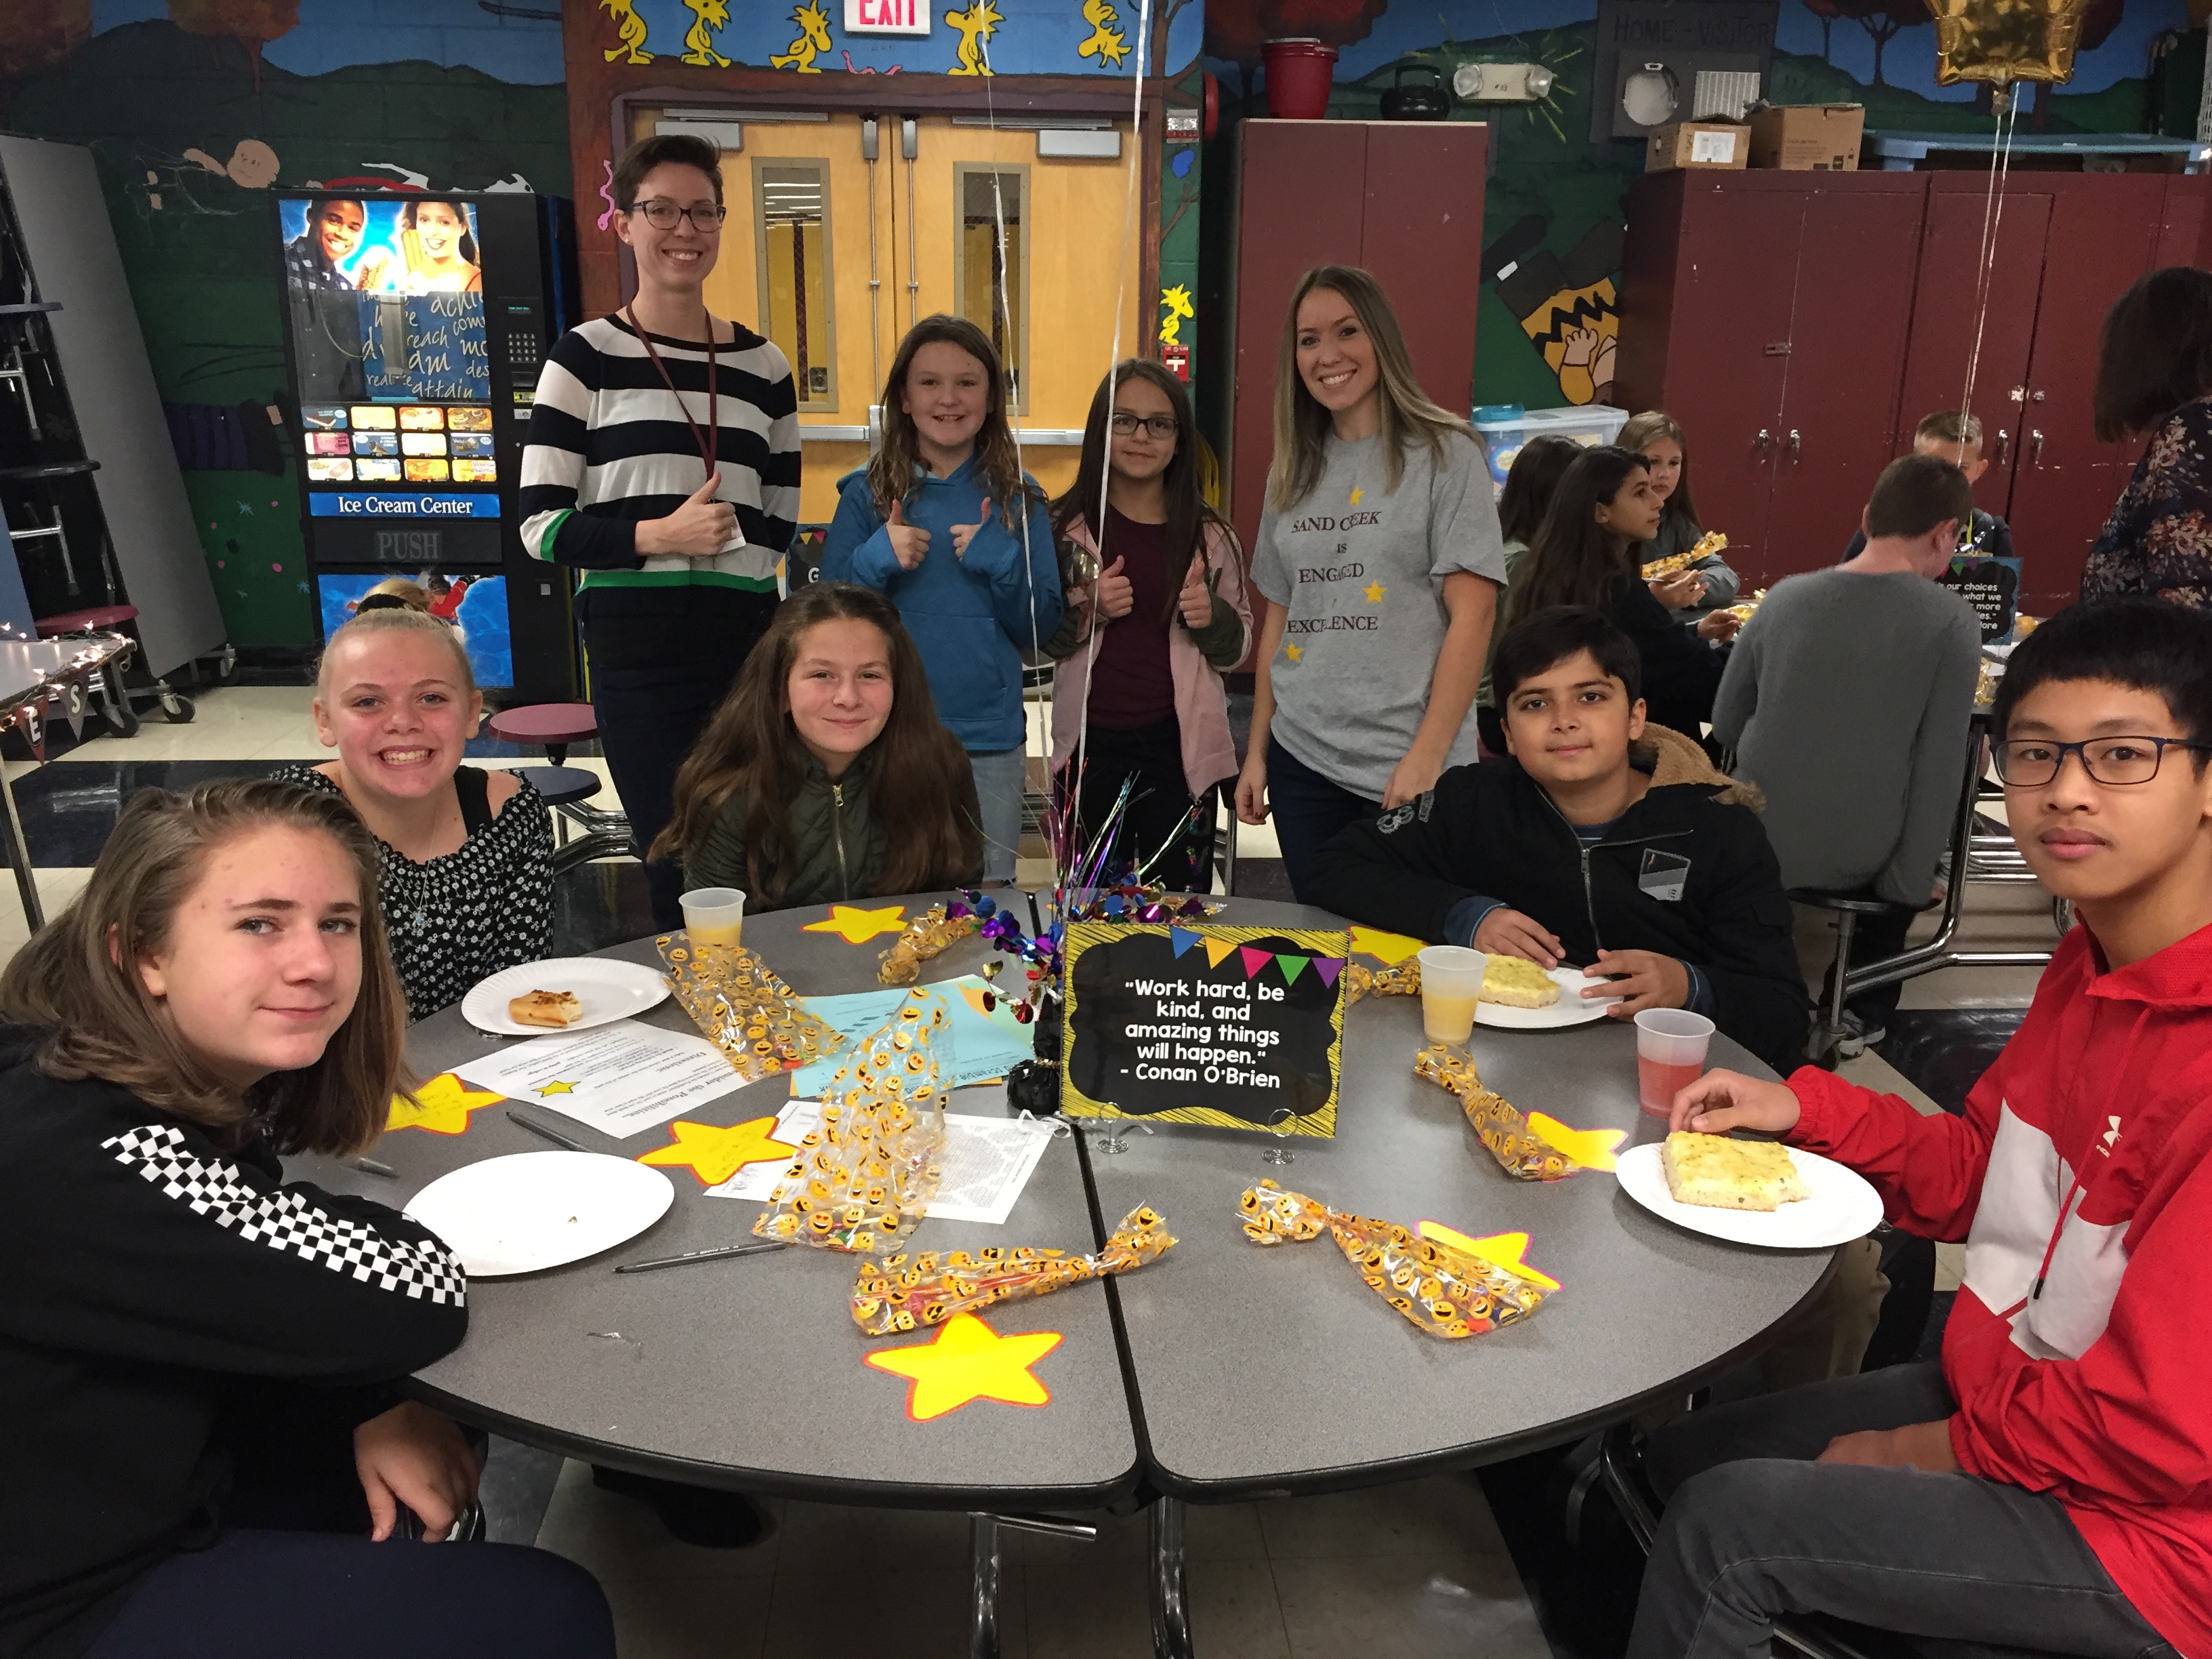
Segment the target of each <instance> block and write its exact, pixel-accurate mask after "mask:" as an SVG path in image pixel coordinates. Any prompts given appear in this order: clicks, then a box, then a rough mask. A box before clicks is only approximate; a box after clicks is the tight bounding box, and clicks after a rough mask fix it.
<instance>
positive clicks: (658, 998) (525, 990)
mask: <svg viewBox="0 0 2212 1659" xmlns="http://www.w3.org/2000/svg"><path fill="white" fill-rule="evenodd" d="M532 991H567V992H568V993H569V994H572V995H573V996H574V997H575V999H576V1000H577V1001H579V1002H580V1003H582V1004H583V1005H584V1017H583V1018H581V1019H580V1020H578V1021H577V1022H576V1023H575V1024H574V1025H562V1026H552V1025H525V1024H522V1022H521V1021H520V1020H515V1019H510V1018H507V1004H508V1003H510V1002H512V1001H513V1000H515V998H517V997H520V996H527V995H528V994H530V993H531V992H532ZM666 1000H668V981H667V980H666V979H665V978H664V977H663V976H662V975H661V972H660V969H658V968H648V967H647V966H646V965H645V964H644V963H641V962H617V961H616V960H615V959H614V958H613V957H552V958H550V960H548V961H545V962H526V963H523V964H522V965H521V966H520V968H502V969H501V970H500V971H499V972H498V973H495V974H494V975H492V976H491V977H490V978H489V979H487V980H485V981H483V982H482V983H481V984H479V985H478V986H477V987H476V989H474V990H473V991H471V992H470V993H469V994H468V995H466V996H465V997H463V998H462V999H461V1014H462V1017H463V1018H465V1019H466V1020H467V1021H468V1022H469V1024H471V1025H473V1026H475V1027H477V1029H478V1030H484V1031H496V1032H498V1033H499V1034H500V1035H501V1036H547V1035H548V1034H557V1033H558V1032H560V1031H581V1030H586V1029H587V1028H589V1027H591V1026H593V1025H606V1024H611V1023H612V1022H613V1021H615V1020H618V1019H628V1018H629V1017H630V1016H631V1015H633V1014H641V1013H643V1012H645V1011H646V1010H647V1009H648V1008H651V1007H654V1006H657V1005H659V1004H660V1003H662V1002H665V1001H666Z"/></svg>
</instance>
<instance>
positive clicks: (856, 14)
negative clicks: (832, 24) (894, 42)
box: [845, 0, 929, 34]
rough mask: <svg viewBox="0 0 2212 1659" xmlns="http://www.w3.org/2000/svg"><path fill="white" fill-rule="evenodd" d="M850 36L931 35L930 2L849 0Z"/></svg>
mask: <svg viewBox="0 0 2212 1659" xmlns="http://www.w3.org/2000/svg"><path fill="white" fill-rule="evenodd" d="M845 33H848V34H927V33H929V0H845Z"/></svg>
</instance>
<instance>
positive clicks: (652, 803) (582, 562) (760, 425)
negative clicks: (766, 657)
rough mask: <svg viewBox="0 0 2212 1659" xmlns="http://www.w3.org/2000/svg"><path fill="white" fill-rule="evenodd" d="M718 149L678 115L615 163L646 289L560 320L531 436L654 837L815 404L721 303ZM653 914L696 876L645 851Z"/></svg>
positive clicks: (759, 578) (717, 682)
mask: <svg viewBox="0 0 2212 1659" xmlns="http://www.w3.org/2000/svg"><path fill="white" fill-rule="evenodd" d="M614 196H615V199H616V200H617V202H618V203H620V204H622V206H621V210H620V211H619V212H617V215H616V216H615V219H614V225H615V234H617V236H619V237H620V238H621V239H622V240H623V242H624V243H625V244H626V245H627V246H629V249H630V252H632V253H633V254H634V255H635V259H636V267H637V292H636V295H635V297H634V298H633V299H632V300H631V301H630V302H629V304H628V305H626V306H624V307H623V309H622V310H621V311H620V312H618V313H616V314H615V315H613V316H611V317H601V318H598V319H594V320H592V321H591V322H587V323H586V324H584V325H582V326H580V327H578V328H574V329H571V330H569V331H568V333H566V334H564V335H562V337H561V338H560V340H559V341H558V342H557V343H556V344H555V345H554V347H553V349H552V351H551V352H550V354H549V355H548V356H547V358H546V361H545V368H544V372H543V373H542V374H540V375H539V376H538V395H537V400H536V403H535V404H534V405H533V407H532V412H531V419H530V444H529V447H527V448H526V449H525V450H524V451H523V458H522V495H521V506H522V512H523V515H524V516H523V524H522V542H523V545H524V546H525V547H526V548H527V549H528V550H530V552H531V553H532V555H533V556H535V557H538V558H540V559H544V560H546V561H548V562H551V563H556V564H565V565H570V566H573V567H575V568H579V569H580V570H581V571H582V572H583V573H584V574H583V577H582V580H581V583H580V587H579V591H578V592H577V595H576V609H577V612H578V614H579V616H580V617H581V618H582V620H583V624H584V643H585V646H586V649H587V650H588V651H589V652H590V653H591V665H592V708H593V709H594V710H595V711H596V712H597V714H598V717H599V740H600V742H601V743H602V744H604V745H605V750H606V757H607V769H608V770H609V771H610V772H611V773H612V775H613V777H614V785H615V788H616V790H617V792H618V793H620V794H621V796H622V803H623V810H624V811H626V812H627V813H628V814H629V821H630V830H631V834H632V836H633V837H634V838H635V842H636V843H637V845H638V846H639V847H640V848H647V847H650V846H651V845H652V844H653V840H654V838H655V837H656V836H659V834H660V832H661V830H662V829H664V828H665V826H666V824H667V823H668V820H669V816H670V812H671V804H670V801H671V789H672V788H673V786H674V782H675V778H676V769H677V767H678V764H679V763H681V762H682V761H683V759H684V755H685V753H686V752H687V751H688V750H690V747H691V744H692V743H693V741H694V740H695V739H696V738H697V737H698V735H699V733H700V732H701V730H702V728H703V727H704V726H705V725H706V723H707V717H708V715H709V714H712V713H713V712H714V707H715V705H716V704H717V703H719V702H720V701H721V699H722V696H723V695H724V693H726V691H727V690H729V689H730V686H731V685H732V683H733V682H734V681H735V680H736V678H737V674H738V669H739V668H740V667H741V666H742V665H744V659H745V655H746V653H748V652H749V651H750V650H751V648H752V647H753V644H754V642H755V641H757V640H758V639H759V638H760V636H761V635H763V633H764V632H766V631H767V629H768V624H769V617H771V616H772V615H773V614H774V612H775V606H776V599H777V589H776V574H775V573H776V566H777V564H778V562H780V561H781V558H782V557H783V555H784V552H785V550H786V549H787V548H788V547H789V546H790V544H791V538H792V535H793V531H794V529H795V528H796V525H797V519H798V513H799V412H798V410H799V405H798V398H797V393H796V391H795V388H794V387H793V384H792V379H791V365H790V364H789V363H788V362H787V361H785V358H784V355H783V353H782V352H781V350H780V349H778V348H777V347H776V345H775V343H773V342H772V341H769V340H766V339H763V337H761V336H759V335H757V334H755V333H753V332H752V331H750V330H749V329H747V328H745V327H744V325H741V324H737V323H732V322H727V321H725V320H724V319H720V318H718V317H715V316H714V315H713V314H712V313H709V312H708V310H707V307H706V302H705V301H704V299H703V297H702V293H701V289H702V284H703V283H705V281H706V279H707V275H708V272H709V271H711V270H714V258H715V255H716V253H717V252H718V251H719V249H720V243H721V228H722V227H721V220H722V211H723V210H722V178H721V173H720V156H719V155H718V154H717V153H716V151H715V149H714V146H713V145H712V144H710V143H707V142H706V140H704V139H702V138H698V137H690V136H678V135H675V134H669V135H665V136H659V137H651V138H647V139H644V140H642V141H641V142H640V143H635V144H633V145H632V146H630V148H629V150H628V151H627V152H626V153H625V154H624V155H623V158H622V161H621V163H620V164H619V165H618V166H617V167H616V168H615V174H614ZM646 873H647V878H648V881H649V882H650V884H651V887H652V892H653V920H654V923H655V925H656V926H658V927H677V926H678V925H680V916H679V913H678V907H677V903H676V898H677V894H678V890H679V889H680V888H681V886H682V884H683V883H682V875H681V872H680V871H679V870H678V868H677V866H675V865H673V864H659V865H648V866H647V871H646Z"/></svg>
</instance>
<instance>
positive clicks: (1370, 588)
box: [1359, 582, 1390, 605]
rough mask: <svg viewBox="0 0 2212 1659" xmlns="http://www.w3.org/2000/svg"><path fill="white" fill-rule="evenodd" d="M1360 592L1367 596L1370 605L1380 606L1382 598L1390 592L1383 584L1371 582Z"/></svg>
mask: <svg viewBox="0 0 2212 1659" xmlns="http://www.w3.org/2000/svg"><path fill="white" fill-rule="evenodd" d="M1359 591H1360V592H1363V593H1364V594H1366V595H1367V603H1368V604H1370V605H1380V604H1382V603H1383V595H1384V594H1385V593H1388V592H1389V591H1390V590H1389V588H1387V587H1385V586H1383V584H1382V583H1381V582H1370V583H1368V584H1367V586H1364V587H1363V588H1361V589H1360V590H1359Z"/></svg>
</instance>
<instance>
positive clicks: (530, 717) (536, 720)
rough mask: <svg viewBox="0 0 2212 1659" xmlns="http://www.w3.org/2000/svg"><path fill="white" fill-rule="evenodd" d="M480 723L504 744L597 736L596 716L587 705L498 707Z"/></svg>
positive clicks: (528, 704) (562, 703)
mask: <svg viewBox="0 0 2212 1659" xmlns="http://www.w3.org/2000/svg"><path fill="white" fill-rule="evenodd" d="M484 723H485V724H486V725H487V726H490V727H491V731H492V735H493V736H494V737H496V738H503V739H505V740H506V741H507V742H508V743H562V744H567V743H581V742H583V741H584V740H585V739H586V738H595V737H597V736H599V717H598V716H597V715H596V714H593V713H592V705H591V704H589V703H587V702H533V703H526V704H524V705H523V706H522V707H520V708H502V709H501V710H500V711H499V713H497V714H494V715H493V716H492V717H491V718H490V719H489V720H487V721H485V722H484Z"/></svg>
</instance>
